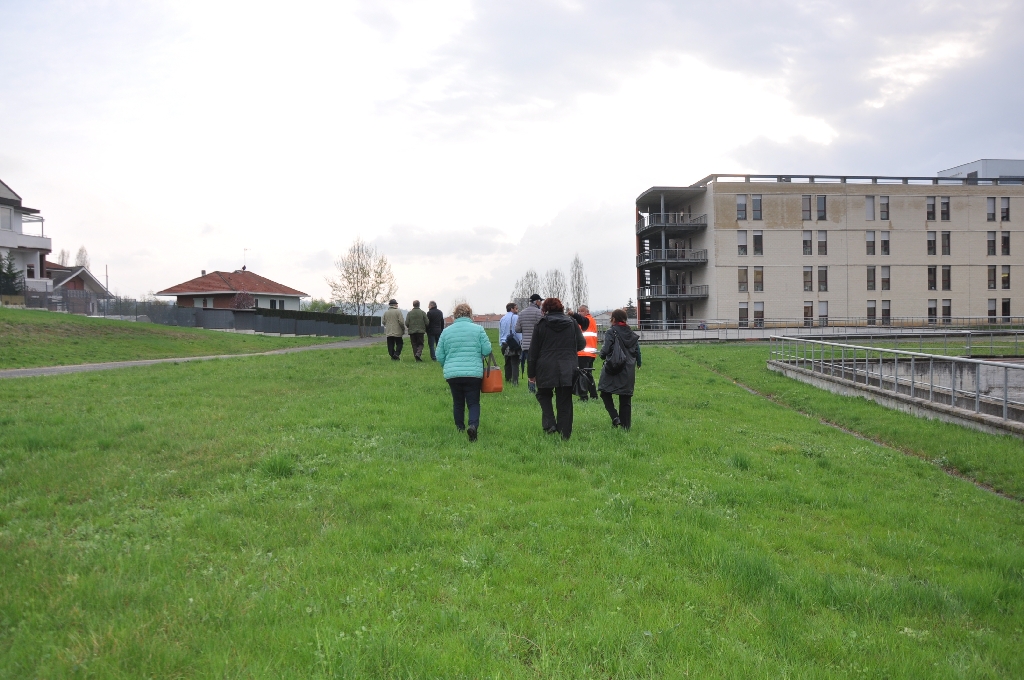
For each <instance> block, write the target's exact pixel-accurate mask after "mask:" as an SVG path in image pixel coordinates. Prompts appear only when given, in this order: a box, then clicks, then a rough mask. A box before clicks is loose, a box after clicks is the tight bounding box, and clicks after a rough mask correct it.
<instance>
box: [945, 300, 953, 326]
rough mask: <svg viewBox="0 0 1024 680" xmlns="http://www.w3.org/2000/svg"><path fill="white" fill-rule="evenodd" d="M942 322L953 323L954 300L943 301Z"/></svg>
mask: <svg viewBox="0 0 1024 680" xmlns="http://www.w3.org/2000/svg"><path fill="white" fill-rule="evenodd" d="M942 323H953V301H952V300H943V301H942Z"/></svg>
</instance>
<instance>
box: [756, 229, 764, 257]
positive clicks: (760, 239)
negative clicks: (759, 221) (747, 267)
mask: <svg viewBox="0 0 1024 680" xmlns="http://www.w3.org/2000/svg"><path fill="white" fill-rule="evenodd" d="M754 255H764V232H762V231H760V230H758V231H755V232H754Z"/></svg>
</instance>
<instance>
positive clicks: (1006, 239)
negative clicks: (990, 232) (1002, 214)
mask: <svg viewBox="0 0 1024 680" xmlns="http://www.w3.org/2000/svg"><path fill="white" fill-rule="evenodd" d="M1002 241H1003V248H1002V253H1003V255H1009V254H1010V232H1008V231H1004V232H1003V233H1002Z"/></svg>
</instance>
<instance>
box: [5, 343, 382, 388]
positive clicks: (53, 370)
mask: <svg viewBox="0 0 1024 680" xmlns="http://www.w3.org/2000/svg"><path fill="white" fill-rule="evenodd" d="M382 342H384V338H383V337H376V338H356V339H353V340H346V341H344V342H330V343H326V344H323V345H306V346H304V347H287V348H285V349H275V350H271V351H269V352H253V353H250V354H217V355H213V356H204V357H177V358H169V359H139V360H136V361H108V362H104V363H102V364H73V365H70V366H41V367H38V368H8V369H5V370H0V379H3V378H35V377H38V376H43V375H64V374H66V373H87V372H89V371H110V370H113V369H115V368H132V367H133V366H152V365H153V364H167V363H174V364H179V363H181V362H183V361H210V360H212V359H235V358H238V357H264V356H273V355H275V354H293V353H295V352H311V351H314V350H324V349H350V348H356V347H367V346H369V345H375V344H378V343H382Z"/></svg>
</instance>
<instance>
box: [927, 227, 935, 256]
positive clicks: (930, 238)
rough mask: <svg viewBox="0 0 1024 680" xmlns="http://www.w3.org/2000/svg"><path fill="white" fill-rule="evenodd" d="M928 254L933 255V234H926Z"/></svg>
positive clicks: (932, 232)
mask: <svg viewBox="0 0 1024 680" xmlns="http://www.w3.org/2000/svg"><path fill="white" fill-rule="evenodd" d="M928 254H929V255H935V232H934V231H929V232H928Z"/></svg>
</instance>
